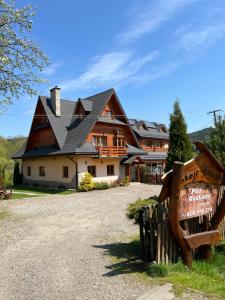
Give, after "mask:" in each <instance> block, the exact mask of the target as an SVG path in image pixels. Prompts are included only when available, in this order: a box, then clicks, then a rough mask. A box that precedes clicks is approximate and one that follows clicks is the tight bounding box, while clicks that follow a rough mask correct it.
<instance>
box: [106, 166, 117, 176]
mask: <svg viewBox="0 0 225 300" xmlns="http://www.w3.org/2000/svg"><path fill="white" fill-rule="evenodd" d="M113 175H115V173H114V165H107V176H113Z"/></svg>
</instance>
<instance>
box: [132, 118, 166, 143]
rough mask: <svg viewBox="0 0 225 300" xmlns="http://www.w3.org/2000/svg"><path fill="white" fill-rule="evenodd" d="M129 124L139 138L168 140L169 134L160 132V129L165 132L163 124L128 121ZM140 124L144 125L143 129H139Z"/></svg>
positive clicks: (135, 120) (136, 120)
mask: <svg viewBox="0 0 225 300" xmlns="http://www.w3.org/2000/svg"><path fill="white" fill-rule="evenodd" d="M129 122H130V124H131V127H132V129H133V130H134V132H135V133H136V134H137V135H138V136H139V137H142V138H156V139H164V140H169V133H168V132H164V131H161V128H162V127H164V128H165V129H166V130H167V127H166V125H164V124H159V123H156V122H149V121H145V120H138V119H129ZM142 124H143V125H144V128H143V127H142V126H141V127H140V125H142Z"/></svg>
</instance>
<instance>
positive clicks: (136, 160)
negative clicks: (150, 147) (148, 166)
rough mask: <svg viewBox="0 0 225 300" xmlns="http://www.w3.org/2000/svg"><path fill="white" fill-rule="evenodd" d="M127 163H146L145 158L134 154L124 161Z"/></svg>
mask: <svg viewBox="0 0 225 300" xmlns="http://www.w3.org/2000/svg"><path fill="white" fill-rule="evenodd" d="M123 163H124V164H125V165H131V164H133V163H135V164H145V162H144V160H143V159H142V158H141V156H139V155H133V156H131V157H130V158H128V159H127V160H125V161H124V162H123Z"/></svg>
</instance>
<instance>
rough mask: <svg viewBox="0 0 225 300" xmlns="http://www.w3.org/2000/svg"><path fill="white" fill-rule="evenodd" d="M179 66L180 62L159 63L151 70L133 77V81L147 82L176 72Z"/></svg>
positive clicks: (138, 82)
mask: <svg viewBox="0 0 225 300" xmlns="http://www.w3.org/2000/svg"><path fill="white" fill-rule="evenodd" d="M178 67H179V63H173V62H171V63H166V64H162V65H158V66H157V67H154V68H152V69H151V70H150V71H149V72H145V73H143V74H141V75H139V76H136V77H134V78H133V82H135V83H137V84H138V85H140V84H146V83H148V82H151V81H153V80H156V79H159V78H163V77H165V76H168V75H169V74H171V73H172V72H174V71H175V70H176V69H177V68H178Z"/></svg>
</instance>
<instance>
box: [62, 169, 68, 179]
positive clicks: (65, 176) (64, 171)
mask: <svg viewBox="0 0 225 300" xmlns="http://www.w3.org/2000/svg"><path fill="white" fill-rule="evenodd" d="M68 177H69V168H68V167H67V166H64V167H63V178H68Z"/></svg>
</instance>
